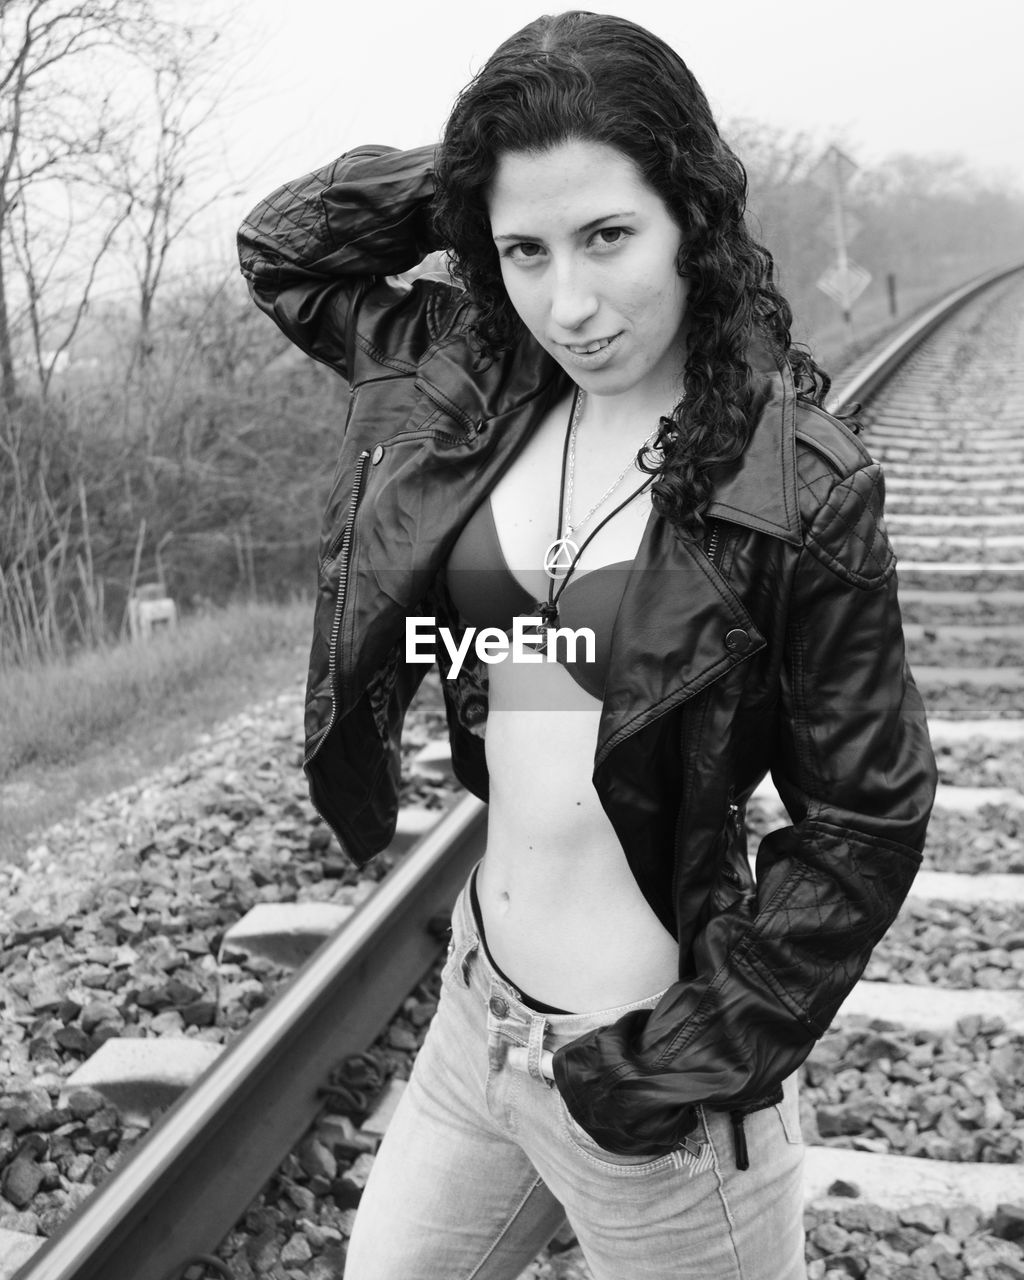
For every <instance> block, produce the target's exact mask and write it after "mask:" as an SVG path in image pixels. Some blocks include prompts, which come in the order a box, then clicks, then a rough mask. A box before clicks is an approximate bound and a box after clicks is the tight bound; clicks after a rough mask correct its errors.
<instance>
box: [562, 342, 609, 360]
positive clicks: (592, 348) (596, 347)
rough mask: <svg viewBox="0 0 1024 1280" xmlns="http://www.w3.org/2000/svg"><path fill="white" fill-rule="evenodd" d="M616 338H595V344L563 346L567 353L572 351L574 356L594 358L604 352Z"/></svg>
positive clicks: (563, 344)
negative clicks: (599, 352)
mask: <svg viewBox="0 0 1024 1280" xmlns="http://www.w3.org/2000/svg"><path fill="white" fill-rule="evenodd" d="M614 340H615V339H614V338H595V339H594V341H593V342H563V343H562V346H563V347H565V349H566V350H567V351H571V352H572V353H573V355H574V356H592V355H594V354H595V353H596V352H598V351H603V350H604V348H605V347H607V346H608V345H609V344H610V343H611V342H614Z"/></svg>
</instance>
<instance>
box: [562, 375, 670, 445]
mask: <svg viewBox="0 0 1024 1280" xmlns="http://www.w3.org/2000/svg"><path fill="white" fill-rule="evenodd" d="M682 394H683V393H682V388H681V386H679V387H678V388H667V387H646V386H643V387H635V388H630V390H629V391H624V392H622V393H621V394H619V395H614V396H601V395H592V394H590V393H589V392H588V393H587V395H586V404H585V410H586V411H585V415H584V416H585V419H586V428H587V434H588V435H589V436H590V438H591V440H593V439H594V438H595V437H602V436H605V435H607V436H610V437H614V438H620V439H621V438H626V439H629V438H631V437H633V436H636V437H637V438H638V439H643V438H644V437H645V436H647V435H649V434H650V433H651V432H652V431H654V430H655V428H656V427H657V425H658V419H659V418H662V417H667V416H668V415H669V414H671V412H672V410H673V409H674V408H675V407H676V405H677V404H678V403H679V401H680V400H681V399H682Z"/></svg>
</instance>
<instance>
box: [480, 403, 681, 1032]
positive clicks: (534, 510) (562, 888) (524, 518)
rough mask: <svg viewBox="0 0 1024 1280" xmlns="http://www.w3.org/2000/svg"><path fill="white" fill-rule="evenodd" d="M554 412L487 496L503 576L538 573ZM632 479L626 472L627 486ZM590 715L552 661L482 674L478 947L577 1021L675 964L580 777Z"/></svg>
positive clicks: (583, 695)
mask: <svg viewBox="0 0 1024 1280" xmlns="http://www.w3.org/2000/svg"><path fill="white" fill-rule="evenodd" d="M565 411H566V407H565V406H562V407H560V409H559V410H558V411H557V412H556V414H555V415H553V419H554V420H553V421H552V423H551V424H550V426H551V429H550V430H549V431H544V430H543V429H542V431H541V432H540V433H538V437H535V441H536V443H535V442H534V441H531V445H530V448H529V449H528V450H527V451H526V454H525V456H524V457H523V458H522V459H517V462H516V465H515V466H514V467H513V468H512V470H511V473H510V474H508V475H506V476H505V477H503V479H502V481H501V482H500V483H499V485H498V486H497V487H496V489H495V490H494V492H493V494H492V495H491V500H492V505H493V510H494V518H495V528H496V530H497V532H498V535H499V538H500V540H501V543H502V547H503V552H504V555H505V558H506V561H507V563H508V564H510V565H512V566H516V565H523V564H528V565H533V566H539V565H540V564H541V562H542V560H543V548H544V546H545V545H546V544H547V542H548V541H550V539H551V537H552V525H553V523H554V517H555V515H556V505H557V490H556V492H555V494H554V496H553V498H552V500H551V501H550V502H548V503H546V504H544V506H543V507H542V508H541V509H538V505H537V502H536V495H537V492H538V488H539V484H538V481H539V480H540V478H541V477H542V476H543V477H544V478H545V480H546V484H545V486H544V491H545V492H550V491H551V488H552V485H551V477H552V476H554V477H557V475H558V472H559V463H560V457H559V451H560V447H561V440H562V438H563V433H564V423H565V417H564V414H565ZM545 425H546V426H547V425H548V424H545ZM627 450H628V444H627ZM622 453H623V450H622V446H621V445H619V446H618V449H617V453H616V456H620V455H621V454H622ZM626 456H628V453H627V454H626ZM638 479H639V477H637V476H636V473H635V472H634V479H633V481H631V484H632V485H634V486H635V483H636V480H638ZM579 480H580V477H577V482H578V483H579ZM605 483H607V482H606V481H605ZM602 487H603V486H602ZM600 492H601V490H600V489H598V490H597V493H600ZM626 492H628V490H626ZM547 506H551V507H552V510H551V511H550V512H549V511H547V510H546V507H547ZM582 509H583V510H586V509H587V508H586V506H583V507H582ZM650 510H651V507H650V499H649V497H648V496H647V495H646V494H645V495H642V496H641V497H640V498H639V499H637V500H636V501H635V502H634V503H632V504H631V505H630V506H629V507H627V508H626V509H625V510H624V511H623V512H622V513H621V514H620V515H619V516H617V517H615V519H614V520H612V521H610V522H609V524H608V525H607V526H606V527H605V528H604V529H602V530H601V531H600V533H598V534H597V535H596V536H595V538H594V540H593V542H592V544H591V546H590V547H589V548H588V549H587V550H586V551H585V552H584V555H583V557H582V558H581V560H580V571H581V572H582V571H587V570H589V569H593V568H599V567H600V566H601V565H603V564H610V563H614V562H621V561H622V560H624V559H628V560H631V559H632V558H633V557H634V556H635V554H636V550H637V547H638V546H639V543H640V539H641V537H642V535H643V530H644V527H645V525H646V522H647V518H648V516H649V514H650ZM585 532H586V530H584V534H585ZM517 576H520V577H521V578H522V576H523V575H522V574H521V573H517ZM544 581H546V580H545V579H544V578H543V574H541V575H540V576H539V578H538V577H537V576H536V574H535V573H534V574H533V575H532V580H531V581H530V582H529V583H527V584H526V585H529V586H530V587H531V588H533V589H535V590H536V591H537V594H538V595H541V594H542V593H543V586H542V585H541V584H542V583H543V582H544ZM600 716H601V702H600V700H599V699H597V698H596V697H594V696H593V695H592V694H590V693H588V692H587V691H586V690H585V689H583V688H582V687H581V686H580V685H579V684H577V683H576V681H575V680H573V678H572V676H571V675H570V674H569V672H568V671H567V670H566V669H565V667H564V666H562V665H560V664H558V663H554V662H552V663H547V662H545V663H539V664H534V663H529V664H526V663H516V662H512V661H508V660H506V661H503V662H499V663H494V664H493V665H492V666H491V667H490V669H489V711H488V717H487V729H486V739H485V746H486V754H487V767H488V772H489V775H490V805H489V813H488V825H487V851H486V854H485V857H484V859H483V862H482V863H481V866H480V869H479V871H478V873H477V881H476V888H477V894H478V897H479V900H480V909H481V912H482V915H483V925H484V932H485V934H486V938H487V946H488V949H489V951H490V953H491V955H492V956H493V958H494V960H495V962H496V964H497V965H498V967H499V968H500V969H501V970H502V972H503V973H504V974H505V975H506V976H507V977H508V978H509V979H510V981H511V982H513V983H514V984H515V985H516V986H517V987H519V988H520V989H521V990H522V991H524V992H526V993H528V995H529V996H532V997H533V998H534V999H536V1000H538V1001H542V1002H543V1003H544V1004H549V1005H553V1006H555V1007H556V1008H560V1009H566V1010H569V1011H571V1012H579V1013H582V1012H588V1011H593V1010H597V1009H607V1008H614V1007H615V1006H617V1005H622V1004H629V1003H632V1002H634V1001H637V1000H642V999H644V998H645V997H647V996H650V995H653V994H655V993H656V992H658V991H661V990H662V989H663V988H664V987H666V986H668V985H669V984H670V983H671V982H673V981H674V980H675V978H676V974H677V966H678V952H677V947H676V943H675V940H674V939H673V937H672V935H671V934H670V933H669V932H668V930H667V929H666V928H665V927H664V925H663V924H662V923H661V921H660V920H659V919H658V917H657V916H656V915H655V913H654V911H653V910H652V909H651V907H650V905H649V904H648V902H647V900H646V898H645V897H644V896H643V894H642V893H641V891H640V888H639V886H638V885H637V883H636V881H635V879H634V878H633V874H632V872H631V871H630V869H629V866H628V864H627V862H626V857H625V853H624V852H623V849H622V845H621V844H620V842H619V839H618V837H617V836H616V834H615V830H614V828H613V827H612V825H611V823H610V821H609V820H608V817H607V816H606V814H605V812H604V809H603V808H602V806H601V803H600V800H599V799H598V795H597V792H596V790H595V788H594V785H593V782H592V781H591V775H592V773H593V768H594V753H595V748H596V745H597V734H598V724H599V721H600Z"/></svg>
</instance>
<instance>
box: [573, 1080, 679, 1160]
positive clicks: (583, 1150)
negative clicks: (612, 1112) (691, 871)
mask: <svg viewBox="0 0 1024 1280" xmlns="http://www.w3.org/2000/svg"><path fill="white" fill-rule="evenodd" d="M552 1092H553V1093H555V1094H556V1096H557V1098H558V1108H559V1111H560V1112H561V1117H562V1131H563V1134H564V1136H565V1138H566V1140H567V1141H568V1143H569V1146H570V1148H571V1149H572V1150H573V1151H574V1152H575V1153H576V1154H577V1155H580V1156H582V1157H583V1158H584V1159H585V1160H586V1161H587V1162H588V1164H590V1165H591V1166H594V1165H596V1166H597V1167H598V1168H600V1169H602V1170H604V1171H605V1172H606V1173H609V1174H612V1175H613V1176H617V1177H642V1176H645V1175H648V1174H653V1173H659V1172H661V1171H662V1170H666V1169H678V1168H680V1167H681V1165H682V1164H683V1163H684V1159H683V1153H681V1152H679V1151H670V1152H669V1153H668V1154H667V1155H659V1156H645V1155H641V1156H626V1155H620V1154H619V1153H618V1152H616V1151H608V1150H607V1149H606V1148H605V1147H602V1146H601V1145H600V1144H599V1143H598V1142H596V1141H595V1140H594V1139H593V1138H592V1137H591V1136H590V1134H589V1133H587V1131H586V1129H584V1128H583V1126H582V1125H579V1124H577V1123H576V1121H575V1120H574V1119H573V1118H572V1115H571V1113H570V1111H569V1108H568V1107H567V1106H566V1105H565V1100H564V1099H563V1098H562V1096H561V1094H559V1093H558V1090H557V1089H554V1090H552Z"/></svg>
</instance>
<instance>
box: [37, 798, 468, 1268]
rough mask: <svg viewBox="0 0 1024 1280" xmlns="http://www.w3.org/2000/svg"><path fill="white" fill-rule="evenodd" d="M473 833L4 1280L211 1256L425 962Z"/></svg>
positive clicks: (382, 903)
mask: <svg viewBox="0 0 1024 1280" xmlns="http://www.w3.org/2000/svg"><path fill="white" fill-rule="evenodd" d="M484 833H485V806H484V805H483V804H482V803H481V802H480V801H479V800H477V799H475V798H474V797H472V796H469V797H466V798H464V799H463V800H461V801H459V803H458V804H456V805H455V806H454V807H453V808H452V809H451V810H450V811H449V812H448V813H447V814H446V815H445V817H444V818H442V819H441V821H440V822H439V823H438V824H437V826H436V827H434V828H433V830H431V831H430V832H428V834H427V835H426V836H425V837H424V838H423V839H422V840H421V841H420V842H419V843H418V844H417V846H416V847H415V849H414V850H412V851H411V852H410V853H409V855H408V856H407V857H406V859H405V860H404V861H403V862H402V863H401V864H400V865H399V866H398V867H396V868H395V870H393V871H392V872H391V873H390V874H389V875H388V876H387V877H385V879H384V880H383V881H382V882H381V884H380V886H379V887H378V888H377V889H376V890H375V891H374V892H373V893H372V894H371V895H370V896H369V897H368V898H367V899H366V901H365V902H364V903H363V904H362V905H361V906H360V907H359V909H358V910H357V911H356V912H355V913H354V914H353V915H352V916H351V917H350V919H349V920H348V921H346V923H345V924H344V925H343V926H342V928H341V929H340V930H339V932H338V933H337V934H336V935H335V936H334V937H333V938H330V939H328V940H327V941H326V942H325V943H324V944H323V945H322V946H321V947H320V949H319V950H318V951H317V952H316V953H315V954H314V955H313V956H312V957H310V959H309V960H308V961H307V963H306V964H305V965H304V966H303V967H302V968H301V969H300V970H299V971H298V972H297V973H296V975H295V977H294V978H293V980H292V981H291V982H290V983H289V984H288V986H287V987H286V988H285V989H284V990H283V991H282V992H281V993H280V994H279V995H278V996H277V997H276V998H275V999H274V1000H273V1001H272V1002H271V1003H270V1004H269V1005H268V1006H267V1007H266V1009H265V1010H263V1012H262V1014H261V1015H260V1016H259V1017H258V1018H257V1020H256V1021H255V1022H254V1023H253V1024H252V1025H251V1026H250V1027H249V1028H248V1029H247V1030H246V1031H245V1033H244V1035H242V1036H241V1037H240V1038H239V1039H238V1040H237V1041H236V1042H235V1043H234V1044H233V1045H231V1047H230V1048H228V1049H227V1050H226V1051H225V1053H224V1054H223V1055H222V1056H221V1057H220V1058H218V1059H217V1061H216V1062H215V1063H214V1064H213V1065H212V1066H211V1067H210V1068H209V1069H208V1070H207V1071H206V1072H205V1073H204V1075H203V1076H202V1077H201V1078H200V1079H199V1080H198V1081H197V1082H196V1084H195V1085H194V1086H193V1087H192V1088H191V1089H190V1090H189V1091H188V1092H187V1093H186V1094H184V1095H183V1097H182V1098H180V1099H179V1101H178V1102H177V1103H176V1104H175V1106H174V1107H172V1108H171V1110H169V1111H168V1112H167V1114H166V1115H165V1116H164V1117H163V1118H162V1120H161V1121H160V1123H159V1125H158V1126H157V1127H156V1128H155V1129H154V1130H153V1132H152V1133H151V1134H150V1135H149V1136H148V1137H147V1138H146V1139H145V1140H144V1141H143V1142H142V1143H141V1144H140V1145H139V1146H138V1147H137V1148H136V1149H135V1151H134V1152H133V1153H132V1155H131V1157H130V1159H128V1160H126V1161H125V1163H124V1165H122V1166H121V1167H120V1168H119V1169H118V1170H117V1172H116V1173H115V1174H114V1175H113V1176H112V1177H111V1178H110V1179H109V1180H108V1181H107V1182H105V1183H104V1184H103V1186H101V1187H99V1188H98V1189H97V1190H96V1191H95V1192H94V1193H93V1195H92V1196H91V1197H90V1198H89V1200H87V1201H86V1203H85V1204H84V1205H83V1206H82V1208H81V1209H80V1210H79V1211H78V1213H77V1214H75V1215H74V1216H73V1217H72V1218H71V1219H70V1220H69V1221H68V1222H67V1224H66V1225H65V1227H64V1228H63V1230H62V1231H61V1232H60V1233H59V1234H58V1235H56V1236H54V1237H53V1238H51V1239H50V1240H48V1241H47V1243H46V1244H45V1245H43V1247H42V1248H41V1249H40V1250H39V1251H38V1252H37V1253H36V1254H35V1255H34V1256H33V1257H32V1258H31V1259H30V1260H29V1261H28V1262H27V1263H26V1264H25V1265H24V1266H23V1267H22V1268H21V1269H20V1270H19V1271H18V1272H17V1273H16V1275H15V1277H14V1280H169V1277H172V1276H177V1275H179V1274H180V1273H181V1272H182V1271H183V1270H184V1269H185V1267H186V1265H187V1264H188V1262H189V1261H190V1260H192V1259H194V1258H196V1257H197V1256H199V1255H201V1254H208V1253H211V1252H212V1251H213V1250H214V1249H215V1248H216V1246H217V1245H218V1244H219V1243H220V1241H221V1240H222V1239H223V1238H224V1236H225V1235H227V1233H228V1232H229V1231H230V1230H231V1228H232V1227H233V1226H234V1225H235V1223H236V1222H237V1221H238V1220H239V1218H241V1217H242V1215H243V1214H244V1213H245V1210H246V1209H247V1208H248V1206H249V1205H250V1204H251V1203H252V1200H253V1197H254V1196H255V1195H256V1193H257V1192H258V1190H259V1188H260V1187H261V1186H262V1185H263V1184H264V1183H265V1182H266V1181H267V1179H268V1178H270V1177H271V1175H272V1174H273V1173H274V1170H275V1169H277V1167H278V1166H279V1165H280V1164H281V1162H282V1160H284V1158H285V1156H286V1155H287V1154H288V1153H289V1151H291V1150H292V1148H293V1147H294V1145H295V1143H296V1142H297V1141H298V1139H299V1138H300V1137H301V1136H302V1134H303V1133H304V1132H305V1131H306V1130H307V1129H308V1128H309V1126H310V1125H311V1124H312V1123H313V1121H314V1120H315V1119H316V1117H317V1116H318V1114H319V1113H320V1112H321V1111H322V1109H323V1097H322V1095H321V1090H322V1088H323V1086H324V1084H325V1083H326V1081H327V1079H328V1076H329V1074H330V1071H331V1068H332V1067H334V1066H336V1065H337V1064H338V1063H339V1061H341V1060H342V1059H344V1058H346V1057H348V1056H350V1055H352V1054H355V1053H359V1052H362V1051H363V1050H365V1049H366V1047H367V1045H368V1044H370V1043H371V1042H372V1041H373V1039H374V1037H375V1036H376V1035H378V1034H379V1032H380V1031H381V1030H382V1029H383V1028H384V1026H386V1025H387V1023H388V1021H389V1020H390V1019H391V1017H392V1016H393V1015H394V1013H395V1010H396V1009H397V1008H399V1006H400V1005H401V1003H402V1001H403V1000H404V999H405V998H406V997H407V996H408V994H409V991H410V990H411V989H412V988H413V987H414V986H415V984H416V982H417V981H419V979H420V978H421V977H422V976H423V975H424V974H425V973H426V972H427V971H428V970H429V968H430V966H431V964H433V963H434V961H435V960H436V958H437V956H438V953H439V951H440V949H441V947H442V945H443V943H442V941H441V938H440V937H439V935H438V932H437V929H436V926H434V925H432V922H434V921H436V919H437V917H438V916H439V915H442V914H445V913H447V912H449V911H450V909H451V906H452V904H453V902H454V900H455V897H456V894H457V893H458V890H459V888H460V887H461V885H462V884H463V882H464V881H465V879H466V876H467V875H468V874H469V870H470V868H471V867H472V865H473V864H474V862H476V861H477V860H478V859H479V858H480V857H481V856H482V854H483V841H484Z"/></svg>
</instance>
